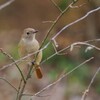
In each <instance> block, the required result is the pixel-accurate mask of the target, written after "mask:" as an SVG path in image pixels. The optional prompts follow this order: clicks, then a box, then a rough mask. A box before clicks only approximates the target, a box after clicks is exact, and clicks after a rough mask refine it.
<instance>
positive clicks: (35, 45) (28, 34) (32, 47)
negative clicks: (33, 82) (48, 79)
mask: <svg viewBox="0 0 100 100" xmlns="http://www.w3.org/2000/svg"><path fill="white" fill-rule="evenodd" d="M37 32H38V30H35V29H33V28H26V29H24V33H23V34H22V37H21V40H20V42H19V44H18V52H19V55H20V57H24V56H27V55H28V54H31V53H35V52H36V51H38V50H39V47H40V46H39V42H38V41H37V40H36V38H35V36H36V33H37ZM34 59H35V62H34ZM41 60H42V51H39V52H38V53H37V54H33V55H32V56H30V57H29V58H28V62H29V63H30V62H31V65H32V64H33V65H34V66H35V72H36V75H37V78H38V79H41V78H42V76H43V75H42V71H41V68H40V62H41Z"/></svg>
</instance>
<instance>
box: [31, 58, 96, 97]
mask: <svg viewBox="0 0 100 100" xmlns="http://www.w3.org/2000/svg"><path fill="white" fill-rule="evenodd" d="M92 59H94V57H91V58H89V59H87V60H85V61H84V62H82V63H81V64H80V65H78V66H76V67H75V68H74V69H72V70H70V71H69V72H67V73H66V74H64V75H62V76H61V77H60V78H59V79H58V80H57V81H55V82H53V83H51V84H49V85H47V86H46V87H45V88H43V89H42V90H40V91H39V92H37V93H35V94H34V95H33V96H37V95H39V94H40V93H42V92H43V91H45V90H47V89H48V88H50V87H51V86H53V85H55V84H57V83H58V82H60V81H61V80H62V79H63V78H65V77H67V76H68V75H70V74H71V73H72V72H73V71H75V70H76V69H78V68H79V67H81V66H82V65H84V64H86V63H87V62H89V61H91V60H92ZM33 96H32V97H33ZM32 97H31V98H32Z"/></svg>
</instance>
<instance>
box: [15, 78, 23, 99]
mask: <svg viewBox="0 0 100 100" xmlns="http://www.w3.org/2000/svg"><path fill="white" fill-rule="evenodd" d="M21 85H22V79H21V80H20V83H19V87H18V92H17V97H16V100H18V96H19V92H20V89H21Z"/></svg>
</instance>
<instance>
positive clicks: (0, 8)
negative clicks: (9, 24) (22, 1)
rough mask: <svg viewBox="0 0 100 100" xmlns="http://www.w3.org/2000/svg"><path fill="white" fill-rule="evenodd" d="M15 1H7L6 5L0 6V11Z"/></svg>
mask: <svg viewBox="0 0 100 100" xmlns="http://www.w3.org/2000/svg"><path fill="white" fill-rule="evenodd" d="M14 1H15V0H8V1H7V2H6V3H4V4H2V5H0V10H2V9H3V8H5V7H7V6H9V5H10V4H11V3H13V2H14Z"/></svg>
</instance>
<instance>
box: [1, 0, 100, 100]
mask: <svg viewBox="0 0 100 100" xmlns="http://www.w3.org/2000/svg"><path fill="white" fill-rule="evenodd" d="M7 1H8V0H0V5H2V4H4V3H5V2H7ZM54 1H55V2H56V4H57V5H58V6H59V7H60V9H61V10H62V11H63V10H64V9H65V8H66V7H67V6H68V5H69V4H70V2H72V0H54ZM82 4H84V5H83V6H80V7H79V8H70V9H69V10H68V11H67V12H66V13H65V14H64V15H63V16H62V18H61V19H60V20H59V22H58V23H57V24H56V26H55V27H54V28H53V30H52V32H51V34H56V33H57V32H58V31H59V30H60V29H61V28H62V27H63V26H65V25H67V24H69V23H71V22H73V21H75V20H77V19H79V18H80V17H82V16H84V15H85V14H86V13H87V12H89V11H90V10H92V9H95V8H97V7H99V6H100V0H78V2H77V3H76V4H75V5H74V6H79V5H82ZM59 14H60V11H59V10H58V9H57V8H56V7H55V6H54V5H53V3H52V2H51V1H50V0H15V1H14V2H13V3H12V4H10V5H9V6H7V7H5V8H4V9H2V10H0V48H2V49H3V50H4V51H6V52H7V53H9V54H11V55H12V56H13V57H14V59H15V60H17V59H19V55H18V42H19V40H20V38H21V34H22V33H23V30H24V29H25V28H27V27H32V28H35V29H37V30H39V33H38V35H37V39H38V41H39V42H40V43H41V42H42V40H43V39H44V37H45V35H46V33H47V31H48V29H49V28H50V26H51V24H52V23H50V22H45V21H54V20H55V19H56V18H57V16H58V15H59ZM99 36H100V11H97V12H95V13H92V14H91V15H89V16H88V17H87V18H85V19H84V20H82V21H81V22H79V23H77V24H75V25H73V26H71V27H69V28H67V29H66V30H64V31H63V32H62V33H61V34H60V35H59V36H58V37H57V38H56V41H57V43H58V48H57V50H61V49H63V48H65V47H67V46H68V45H70V44H72V43H74V42H77V41H87V40H92V39H99ZM48 41H49V38H48V40H47V42H48ZM91 44H93V45H95V46H98V47H100V46H99V41H98V42H91ZM86 48H87V46H80V47H79V48H74V49H73V51H70V50H66V51H64V53H67V54H64V55H56V56H54V57H52V58H51V59H49V60H48V61H46V62H45V63H43V64H42V69H43V74H44V77H43V79H41V80H38V79H36V77H35V75H32V78H31V79H30V80H29V82H28V84H27V86H26V89H25V93H30V94H34V93H36V92H38V91H39V90H41V89H42V88H43V87H45V86H47V85H48V84H50V83H52V82H53V81H55V80H57V79H58V78H59V77H61V76H62V75H63V74H64V72H66V71H67V72H68V71H70V70H71V69H73V68H75V67H76V66H78V65H79V64H80V63H82V62H84V61H85V60H86V59H88V58H90V57H92V56H93V57H95V58H94V59H93V60H92V61H90V62H89V63H87V64H85V65H84V66H82V67H81V68H78V69H77V70H76V71H74V72H72V73H71V74H70V75H69V76H68V77H66V78H64V79H63V80H62V81H61V82H59V83H58V84H56V85H54V86H52V87H51V88H49V89H47V90H46V91H44V92H43V93H41V94H40V95H41V96H43V97H34V98H33V99H34V100H42V99H43V100H47V99H48V100H80V99H81V97H82V94H83V92H84V91H85V90H86V88H87V86H88V85H89V83H90V81H91V79H92V78H93V75H94V73H95V72H96V70H97V69H98V68H99V66H100V56H99V55H100V51H97V50H95V49H92V50H89V51H87V52H85V50H86ZM53 53H54V49H53V47H52V45H50V46H49V47H48V48H47V49H45V50H44V51H43V60H45V59H46V58H48V57H49V56H50V55H52V54H53ZM9 63H11V60H10V59H9V58H7V57H5V55H3V54H2V53H0V67H1V68H2V67H3V66H4V65H7V64H9ZM0 77H4V78H6V79H7V80H8V81H9V82H11V83H12V84H13V85H14V86H15V87H16V88H18V84H19V82H20V74H19V72H18V70H17V68H16V67H15V66H11V67H9V68H6V69H4V70H2V71H0ZM48 95H49V96H48ZM15 98H16V91H15V90H14V89H13V88H12V87H11V86H9V85H8V84H7V83H6V82H4V81H2V80H0V100H15ZM94 99H96V100H100V73H99V74H98V75H97V76H96V79H95V80H94V82H93V84H92V86H91V88H90V91H89V93H88V96H87V99H86V100H94ZM22 100H29V97H28V96H24V97H23V98H22Z"/></svg>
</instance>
